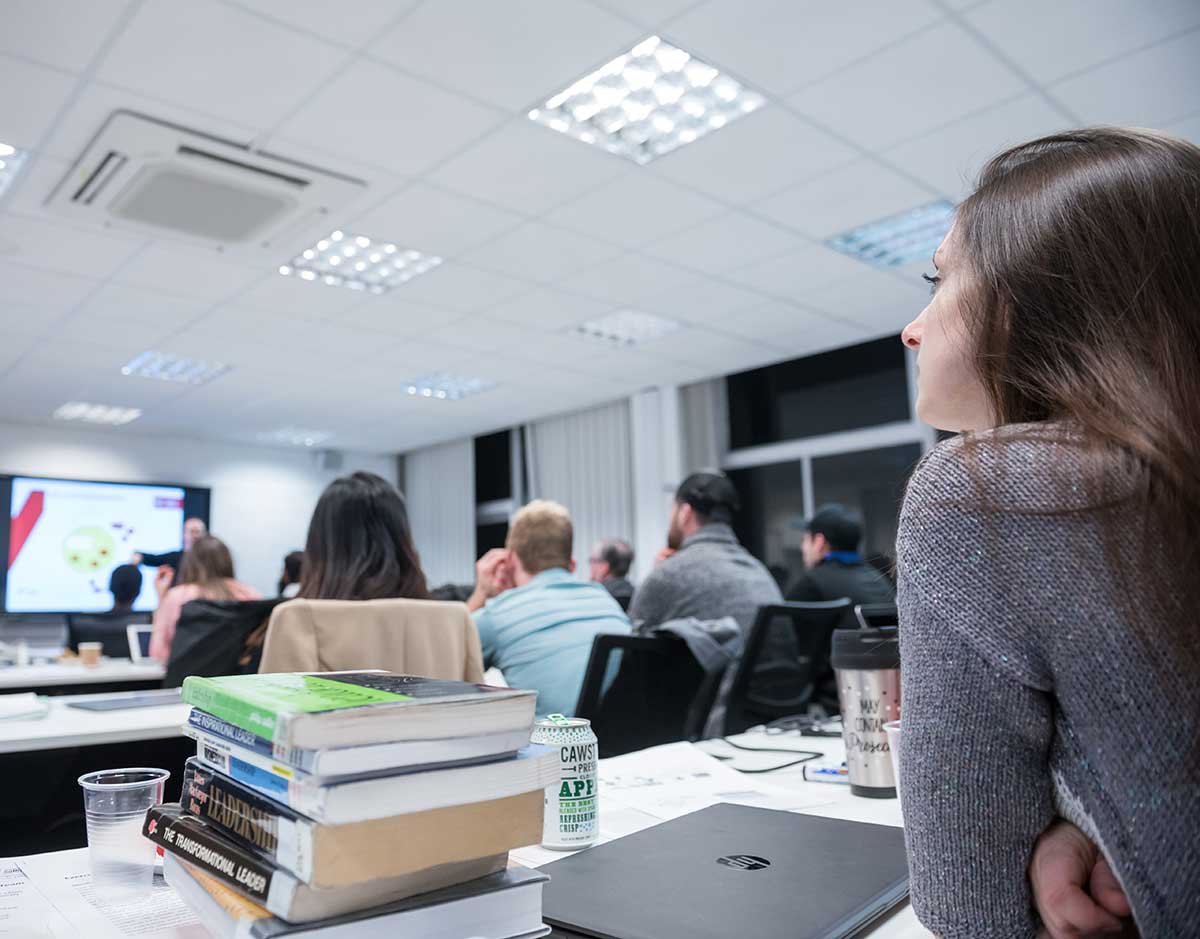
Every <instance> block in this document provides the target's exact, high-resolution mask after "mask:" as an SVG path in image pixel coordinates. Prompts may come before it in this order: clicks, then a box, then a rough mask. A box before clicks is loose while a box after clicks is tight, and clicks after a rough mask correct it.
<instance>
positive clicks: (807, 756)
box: [717, 737, 825, 776]
mask: <svg viewBox="0 0 1200 939" xmlns="http://www.w3.org/2000/svg"><path fill="white" fill-rule="evenodd" d="M721 739H722V740H723V741H724V742H725V743H726V744H728V745H729V746H731V747H733V748H734V749H735V750H744V751H745V752H747V753H791V754H793V755H794V756H799V757H800V759H798V760H789V761H788V762H787V763H780V764H779V765H778V766H768V767H765V768H763V769H742V768H741V767H738V766H731V767H730V769H736V770H737V771H738V772H739V773H744V774H745V775H747V776H751V775H754V774H757V773H774V772H775V771H776V770H781V769H787V768H788V767H790V766H799V765H800V764H801V763H808V762H809V761H811V760H816V759H820V758H821V757H823V756H824V755H825V754H824V753H818V752H817V751H815V750H793V749H792V748H791V747H748V746H746V745H745V744H743V743H734V742H733V741H732V740H730V739H729V738H728V737H722V738H721ZM717 759H718V760H730V759H733V758H732V757H729V756H718V757H717Z"/></svg>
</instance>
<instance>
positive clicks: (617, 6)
mask: <svg viewBox="0 0 1200 939" xmlns="http://www.w3.org/2000/svg"><path fill="white" fill-rule="evenodd" d="M593 2H594V3H595V4H596V6H600V7H606V8H607V9H610V10H612V11H613V12H614V13H619V14H621V15H622V16H624V17H625V18H626V19H629V20H632V21H633V22H635V23H638V24H640V25H641V26H644V27H652V26H658V25H661V24H662V23H665V22H667V21H668V20H670V19H673V18H674V17H676V16H678V15H679V14H680V13H682V12H683V11H684V10H686V9H687V8H688V7H694V6H697V4H698V3H702V2H703V0H593Z"/></svg>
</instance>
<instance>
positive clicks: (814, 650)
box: [723, 598, 850, 734]
mask: <svg viewBox="0 0 1200 939" xmlns="http://www.w3.org/2000/svg"><path fill="white" fill-rule="evenodd" d="M849 609H850V601H849V600H848V599H845V598H843V599H841V600H829V601H826V602H821V603H773V604H769V605H767V606H764V607H760V608H759V610H758V615H757V616H756V617H755V618H754V623H753V625H752V626H751V627H750V635H749V636H748V637H747V639H746V647H745V649H744V650H743V651H742V658H741V661H739V662H738V663H737V666H736V668H737V671H736V672H735V673H734V677H733V682H732V684H731V685H730V687H729V694H728V697H727V699H726V711H725V726H724V731H723V732H724V733H726V734H736V733H741V732H742V731H743V730H745V729H747V728H748V727H753V726H754V725H755V724H761V723H765V722H767V721H772V720H775V719H776V718H779V717H787V716H789V715H792V714H798V713H802V712H803V711H804V710H805V709H806V708H807V707H808V705H809V703H810V702H812V701H813V698H814V695H815V694H816V692H817V691H818V689H819V688H820V687H821V685H822V683H823V681H824V679H825V677H826V676H827V674H828V673H829V671H830V669H829V654H830V646H831V645H832V642H833V631H834V630H835V629H836V628H837V627H838V624H839V623H840V622H841V621H842V617H843V616H845V615H846V613H847V611H848V610H849Z"/></svg>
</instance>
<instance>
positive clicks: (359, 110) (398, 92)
mask: <svg viewBox="0 0 1200 939" xmlns="http://www.w3.org/2000/svg"><path fill="white" fill-rule="evenodd" d="M499 120H500V114H499V113H498V112H496V111H493V110H492V109H490V108H486V107H484V106H482V105H479V104H476V103H475V102H474V101H469V100H468V99H466V98H463V97H461V96H459V95H456V94H452V93H450V92H448V91H443V90H442V89H440V88H436V87H434V86H433V85H430V84H428V83H426V82H424V81H420V80H418V79H415V78H409V77H408V76H406V75H401V74H400V73H399V72H397V71H395V70H394V69H391V68H389V67H388V66H386V65H380V64H379V63H377V62H368V61H363V60H360V61H358V62H355V63H354V64H353V65H352V66H351V67H350V68H349V69H347V70H346V71H345V72H343V73H342V74H340V75H338V76H337V77H336V78H334V79H333V80H332V81H330V82H329V83H328V84H326V85H325V86H324V87H323V88H322V89H321V91H320V92H318V93H317V94H316V95H315V96H314V97H313V98H312V99H311V100H309V101H308V102H307V103H306V104H305V105H304V107H303V108H301V109H300V111H298V112H297V113H296V114H294V115H293V116H292V117H290V118H289V119H288V120H287V121H285V122H284V123H283V124H282V125H281V126H280V127H279V133H280V134H281V135H282V136H283V137H286V138H292V139H296V140H300V141H306V142H309V143H313V144H316V145H319V146H321V147H323V148H327V149H330V150H332V151H334V152H336V153H344V154H346V156H348V157H358V158H360V159H364V160H366V161H367V162H370V163H374V164H376V165H380V166H389V167H392V168H393V169H394V171H395V172H396V173H398V174H401V175H407V174H414V173H420V172H422V171H424V170H426V169H428V168H429V167H430V166H431V165H433V164H435V163H437V162H438V161H439V160H444V159H446V158H447V157H449V156H450V155H451V154H452V153H454V152H455V151H457V150H458V149H459V148H461V147H462V146H463V145H465V144H466V143H468V142H469V141H471V140H473V139H475V138H476V137H478V136H479V135H480V134H482V133H484V132H485V131H487V130H488V129H489V128H491V127H493V126H495V125H496V123H497V122H498V121H499Z"/></svg>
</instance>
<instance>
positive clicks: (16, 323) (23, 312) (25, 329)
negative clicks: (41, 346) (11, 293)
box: [0, 302, 51, 347]
mask: <svg viewBox="0 0 1200 939" xmlns="http://www.w3.org/2000/svg"><path fill="white" fill-rule="evenodd" d="M50 319H51V318H50V317H48V316H47V315H46V311H45V310H43V309H41V308H40V307H37V306H31V305H29V304H27V303H10V302H4V303H0V334H3V337H4V338H3V340H2V341H0V347H2V346H3V345H4V344H5V343H8V344H14V345H19V344H20V343H18V342H16V339H17V337H24V338H27V339H29V340H30V341H31V342H32V341H33V340H34V339H37V338H38V337H40V336H42V335H43V334H44V333H45V332H46V328H47V326H48V324H49V322H50Z"/></svg>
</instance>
